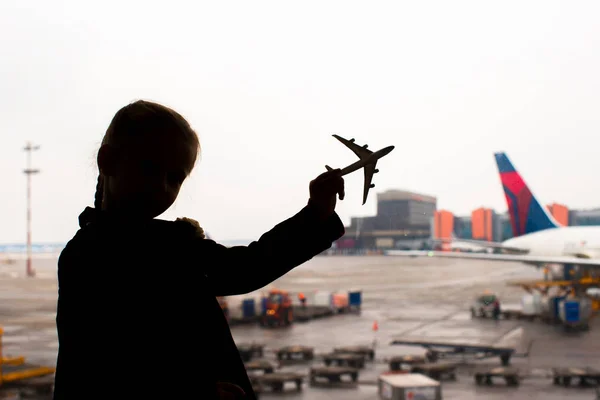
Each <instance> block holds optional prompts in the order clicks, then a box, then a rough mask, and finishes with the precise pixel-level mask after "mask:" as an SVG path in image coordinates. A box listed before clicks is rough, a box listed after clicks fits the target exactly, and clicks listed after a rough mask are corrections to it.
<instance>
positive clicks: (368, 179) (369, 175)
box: [363, 161, 377, 204]
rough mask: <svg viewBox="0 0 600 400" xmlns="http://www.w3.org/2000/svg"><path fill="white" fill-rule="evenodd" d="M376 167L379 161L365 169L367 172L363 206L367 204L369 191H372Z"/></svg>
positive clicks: (366, 166)
mask: <svg viewBox="0 0 600 400" xmlns="http://www.w3.org/2000/svg"><path fill="white" fill-rule="evenodd" d="M375 165H377V161H375V162H374V163H371V164H367V165H365V167H364V170H365V186H364V190H363V204H365V203H366V202H367V196H368V195H369V189H371V187H372V186H371V181H372V180H373V174H374V173H375Z"/></svg>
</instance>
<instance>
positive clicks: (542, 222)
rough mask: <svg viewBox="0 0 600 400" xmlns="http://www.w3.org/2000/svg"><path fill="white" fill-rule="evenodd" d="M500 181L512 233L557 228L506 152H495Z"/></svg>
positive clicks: (517, 233)
mask: <svg viewBox="0 0 600 400" xmlns="http://www.w3.org/2000/svg"><path fill="white" fill-rule="evenodd" d="M494 157H495V158H496V164H497V166H498V172H499V173H500V181H501V182H502V188H503V189H504V195H505V196H506V203H507V205H508V213H509V215H510V222H511V225H512V229H513V235H514V236H515V237H516V236H521V235H525V234H527V233H533V232H537V231H541V230H544V229H548V228H557V227H559V224H558V223H557V222H556V220H555V219H554V218H553V217H552V215H550V213H549V212H548V211H547V210H546V208H545V207H543V206H542V205H541V204H540V202H539V201H538V200H537V198H536V197H535V196H534V195H533V194H532V193H531V190H529V187H528V186H527V184H526V183H525V181H523V178H521V174H519V172H517V170H516V169H515V167H514V166H513V165H512V163H511V162H510V160H509V159H508V157H507V155H506V153H503V152H501V153H495V154H494Z"/></svg>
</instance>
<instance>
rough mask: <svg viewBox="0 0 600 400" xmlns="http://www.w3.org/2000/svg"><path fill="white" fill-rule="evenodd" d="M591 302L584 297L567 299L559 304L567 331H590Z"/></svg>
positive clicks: (562, 320)
mask: <svg viewBox="0 0 600 400" xmlns="http://www.w3.org/2000/svg"><path fill="white" fill-rule="evenodd" d="M591 315H592V306H591V301H590V300H589V299H587V298H584V297H579V298H566V299H564V300H562V301H560V303H559V316H560V320H561V322H562V323H563V325H564V327H565V330H567V331H571V330H588V329H589V320H590V318H591Z"/></svg>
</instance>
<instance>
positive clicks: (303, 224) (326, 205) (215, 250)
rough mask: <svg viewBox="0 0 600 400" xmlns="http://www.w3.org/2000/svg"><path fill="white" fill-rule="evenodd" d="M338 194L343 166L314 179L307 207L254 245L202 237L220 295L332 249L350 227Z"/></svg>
mask: <svg viewBox="0 0 600 400" xmlns="http://www.w3.org/2000/svg"><path fill="white" fill-rule="evenodd" d="M338 194H339V197H340V199H343V198H344V181H343V179H342V177H341V176H339V170H333V171H330V172H326V173H324V174H322V175H320V176H319V177H318V178H316V179H315V180H313V181H312V182H311V184H310V200H309V203H308V205H307V206H306V207H304V208H303V209H302V210H301V211H300V212H298V213H297V214H296V215H294V216H293V217H291V218H289V219H287V220H285V221H283V222H281V223H279V224H277V225H276V226H275V227H274V228H273V229H271V230H270V231H269V232H267V233H265V234H263V235H262V236H261V237H260V239H258V240H257V241H255V242H252V243H250V244H249V245H248V246H235V247H230V248H228V247H225V246H223V245H220V244H218V243H216V242H214V241H213V240H206V239H199V238H196V240H197V246H195V247H196V249H197V250H196V251H197V252H198V253H197V255H198V256H201V257H202V259H203V263H202V264H203V265H202V267H203V269H204V271H205V274H206V276H207V278H208V279H209V281H210V283H211V287H212V288H213V289H214V295H215V296H231V295H236V294H245V293H249V292H252V291H255V290H258V289H260V288H262V287H264V286H266V285H268V284H269V283H271V282H273V281H274V280H276V279H277V278H279V277H281V276H282V275H284V274H285V273H287V272H288V271H290V270H291V269H293V268H295V267H297V266H299V265H301V264H303V263H304V262H306V261H308V260H310V259H311V258H313V257H314V256H316V255H318V254H320V253H321V252H323V251H325V250H327V249H328V248H330V247H331V244H332V243H333V242H334V241H335V240H337V239H339V238H340V237H342V236H343V235H344V232H345V231H344V224H343V223H342V221H341V220H340V218H339V216H338V215H337V214H336V213H335V211H334V210H335V204H336V195H338Z"/></svg>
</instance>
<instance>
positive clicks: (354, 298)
mask: <svg viewBox="0 0 600 400" xmlns="http://www.w3.org/2000/svg"><path fill="white" fill-rule="evenodd" d="M361 303H362V292H350V293H348V305H349V306H350V307H360V305H361Z"/></svg>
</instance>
